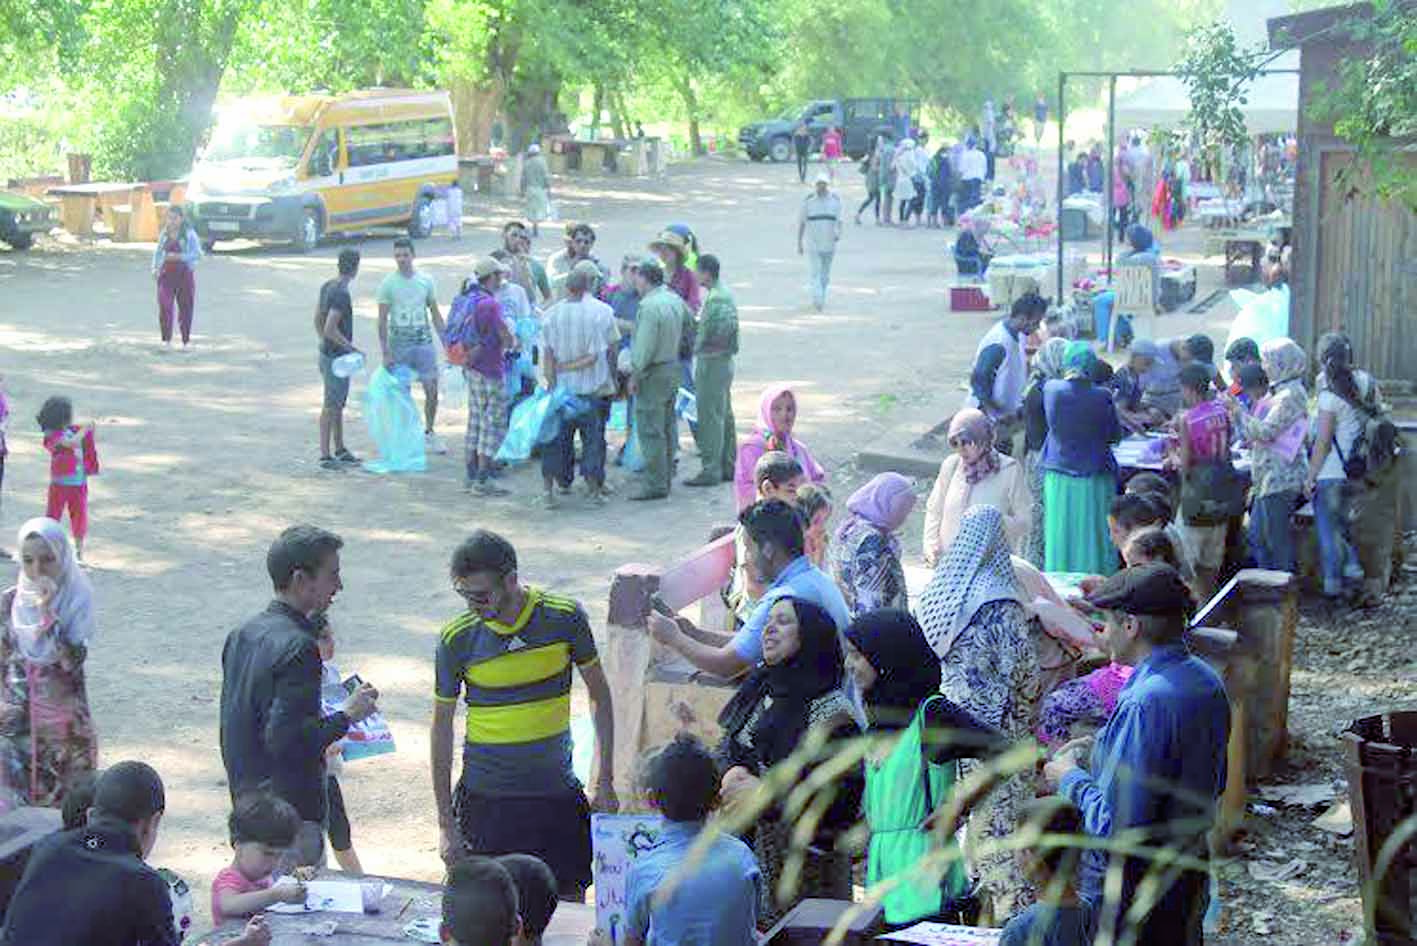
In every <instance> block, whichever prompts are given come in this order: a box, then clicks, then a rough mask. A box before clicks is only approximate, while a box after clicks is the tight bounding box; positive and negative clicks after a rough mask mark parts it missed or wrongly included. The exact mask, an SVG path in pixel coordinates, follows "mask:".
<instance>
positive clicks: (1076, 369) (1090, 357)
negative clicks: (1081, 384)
mask: <svg viewBox="0 0 1417 946" xmlns="http://www.w3.org/2000/svg"><path fill="white" fill-rule="evenodd" d="M1096 367H1097V352H1095V351H1093V350H1092V346H1091V345H1089V344H1088V343H1087V342H1068V347H1067V348H1066V349H1065V350H1064V352H1063V377H1065V378H1091V377H1092V372H1093V369H1094V368H1096Z"/></svg>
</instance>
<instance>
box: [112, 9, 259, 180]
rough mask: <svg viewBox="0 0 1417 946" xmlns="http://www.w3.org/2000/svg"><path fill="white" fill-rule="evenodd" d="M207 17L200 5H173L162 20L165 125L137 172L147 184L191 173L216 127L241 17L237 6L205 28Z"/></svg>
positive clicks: (158, 93)
mask: <svg viewBox="0 0 1417 946" xmlns="http://www.w3.org/2000/svg"><path fill="white" fill-rule="evenodd" d="M202 18H203V10H202V7H201V5H200V3H198V2H195V0H170V2H168V3H166V4H165V5H164V9H163V11H162V13H161V14H160V15H159V19H158V26H157V35H156V36H155V40H156V43H157V61H156V71H157V80H158V81H157V89H156V90H155V95H154V105H155V109H156V113H157V115H158V116H159V119H160V120H159V121H158V122H157V123H156V125H155V126H154V128H153V134H154V135H155V138H156V140H154V141H153V142H152V143H151V144H152V147H151V149H150V151H149V152H148V154H147V155H146V156H145V159H144V160H141V161H140V162H139V166H138V167H135V168H134V169H133V170H135V171H137V172H138V176H139V177H141V178H142V179H144V180H155V179H160V178H168V177H176V176H178V175H180V174H184V173H186V171H187V170H188V168H190V167H191V166H192V158H193V156H194V155H195V154H196V151H197V146H198V144H199V143H200V142H201V140H202V137H203V136H204V135H205V133H206V130H207V127H208V125H210V123H211V117H212V107H213V105H215V103H216V96H217V91H218V90H219V89H220V88H221V80H222V76H223V75H225V73H226V63H227V60H228V58H229V57H230V55H231V47H232V44H233V43H234V42H235V39H236V30H237V28H238V27H239V26H240V21H241V16H240V11H239V8H237V7H235V6H232V7H228V8H227V10H226V11H225V12H224V13H222V14H221V15H220V18H219V19H218V20H217V22H215V23H210V24H207V23H201V22H200V21H201V20H202ZM194 36H206V37H207V39H206V41H205V42H201V41H195V40H194V39H193V37H194Z"/></svg>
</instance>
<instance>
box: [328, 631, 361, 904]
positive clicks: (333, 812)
mask: <svg viewBox="0 0 1417 946" xmlns="http://www.w3.org/2000/svg"><path fill="white" fill-rule="evenodd" d="M319 635H320V636H319V637H318V638H317V642H318V643H319V647H320V660H321V661H323V663H322V665H321V667H320V700H321V702H322V703H324V711H325V713H327V714H328V713H333V712H335V711H337V710H339V709H340V708H341V707H343V706H344V701H345V699H346V697H348V696H349V693H348V691H346V690H345V688H344V684H343V683H342V682H341V681H340V673H339V668H337V667H336V666H335V665H334V663H332V661H333V660H334V657H335V631H334V628H333V627H332V626H331V625H330V621H329V618H327V617H324V616H321V618H320V630H319ZM343 752H344V740H343V739H338V740H336V741H334V742H332V743H331V744H330V747H329V748H328V749H326V750H325V798H326V807H327V808H328V809H329V823H328V825H327V828H326V830H327V832H328V834H329V838H330V850H332V851H333V852H334V855H335V863H336V864H338V865H339V869H340V870H342V871H344V872H345V873H346V874H349V875H351V876H353V877H360V876H363V874H364V867H363V865H362V864H360V862H359V855H358V854H356V853H355V851H354V839H353V837H352V836H351V834H350V829H349V812H348V811H347V810H346V809H345V807H344V792H342V791H341V790H340V787H339V778H338V776H339V774H340V772H341V771H343V769H344V756H343Z"/></svg>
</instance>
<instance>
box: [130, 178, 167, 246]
mask: <svg viewBox="0 0 1417 946" xmlns="http://www.w3.org/2000/svg"><path fill="white" fill-rule="evenodd" d="M128 207H129V217H128V241H129V242H131V243H156V242H157V235H158V233H159V231H160V229H161V220H160V219H159V217H158V212H157V206H156V204H155V203H154V202H153V192H152V188H150V187H148V185H146V184H139V185H138V186H136V187H134V188H133V195H132V197H131V198H130V199H129V201H128Z"/></svg>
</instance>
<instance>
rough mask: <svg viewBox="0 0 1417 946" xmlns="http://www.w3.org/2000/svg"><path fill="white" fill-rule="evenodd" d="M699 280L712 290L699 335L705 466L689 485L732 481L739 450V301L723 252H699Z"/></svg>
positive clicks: (700, 439) (700, 438) (697, 435)
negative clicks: (735, 394) (723, 275)
mask: <svg viewBox="0 0 1417 946" xmlns="http://www.w3.org/2000/svg"><path fill="white" fill-rule="evenodd" d="M698 268H699V285H700V286H702V287H703V288H705V289H707V290H708V295H706V296H704V302H703V306H702V307H701V308H700V309H699V330H698V332H697V333H696V334H695V336H694V396H695V397H696V398H697V400H698V411H699V420H698V426H697V427H696V428H695V430H694V440H695V441H696V442H697V443H698V446H699V459H700V460H701V461H702V464H703V468H702V469H701V470H699V475H698V476H696V477H694V478H693V479H691V480H685V481H684V485H685V486H716V485H718V484H719V483H727V482H732V480H733V462H734V460H735V459H736V457H737V451H738V432H737V431H736V430H735V429H734V426H733V398H732V389H733V356H734V355H737V354H738V304H737V303H736V302H734V301H733V295H732V293H730V292H729V291H728V287H726V286H725V285H723V282H722V280H721V279H720V278H719V264H718V257H717V256H713V255H711V254H708V253H705V254H704V255H703V256H700V257H699V267H698Z"/></svg>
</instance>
